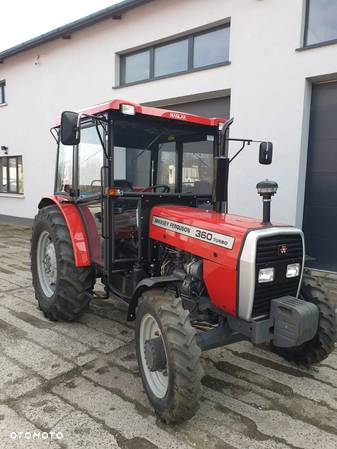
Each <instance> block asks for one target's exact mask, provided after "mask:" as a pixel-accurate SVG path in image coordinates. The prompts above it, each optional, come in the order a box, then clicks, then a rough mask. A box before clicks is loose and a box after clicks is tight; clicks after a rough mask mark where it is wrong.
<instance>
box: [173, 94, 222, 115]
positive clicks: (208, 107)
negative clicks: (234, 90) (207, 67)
mask: <svg viewBox="0 0 337 449" xmlns="http://www.w3.org/2000/svg"><path fill="white" fill-rule="evenodd" d="M229 107H230V98H229V97H222V98H213V99H210V100H201V101H193V102H190V103H180V104H171V105H169V106H164V108H165V109H173V110H174V111H181V112H188V113H190V114H196V115H203V116H205V117H229Z"/></svg>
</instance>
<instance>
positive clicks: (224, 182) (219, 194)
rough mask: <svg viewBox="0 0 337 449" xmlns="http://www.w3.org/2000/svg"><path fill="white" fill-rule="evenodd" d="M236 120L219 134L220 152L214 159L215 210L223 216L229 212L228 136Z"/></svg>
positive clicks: (224, 127) (231, 121)
mask: <svg viewBox="0 0 337 449" xmlns="http://www.w3.org/2000/svg"><path fill="white" fill-rule="evenodd" d="M233 121H234V118H231V119H230V120H228V121H227V122H226V123H225V124H224V126H223V128H222V130H221V131H220V133H219V143H218V151H217V154H216V155H215V157H214V181H213V209H214V211H215V212H219V213H221V214H223V213H225V214H226V213H227V212H228V178H229V162H230V161H229V157H228V135H229V127H230V126H231V124H232V123H233Z"/></svg>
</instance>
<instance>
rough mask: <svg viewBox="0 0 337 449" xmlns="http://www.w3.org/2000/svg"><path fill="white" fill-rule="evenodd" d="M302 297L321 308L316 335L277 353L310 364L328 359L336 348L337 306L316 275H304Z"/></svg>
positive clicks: (276, 350) (296, 361)
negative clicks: (336, 310) (336, 308)
mask: <svg viewBox="0 0 337 449" xmlns="http://www.w3.org/2000/svg"><path fill="white" fill-rule="evenodd" d="M300 297H301V299H303V300H304V301H308V302H311V303H313V304H315V305H316V306H317V307H318V309H319V324H318V329H317V333H316V335H315V337H314V338H313V339H312V340H310V341H308V342H306V343H304V344H302V345H300V346H296V347H294V348H278V347H275V346H274V350H275V352H276V353H277V354H279V355H280V356H282V357H284V358H285V359H286V360H288V361H292V362H295V363H297V364H298V365H305V366H310V365H312V364H314V363H319V362H321V361H322V360H324V359H326V358H327V357H328V356H329V354H330V353H331V352H332V351H333V350H334V348H335V340H336V313H335V306H334V304H333V303H332V301H331V299H330V298H329V296H328V295H327V293H326V291H325V289H324V288H323V286H322V285H320V284H319V283H318V281H317V280H316V279H315V278H314V277H311V276H310V277H307V276H306V277H304V278H303V282H302V286H301V292H300Z"/></svg>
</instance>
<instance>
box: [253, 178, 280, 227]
mask: <svg viewBox="0 0 337 449" xmlns="http://www.w3.org/2000/svg"><path fill="white" fill-rule="evenodd" d="M256 189H257V193H258V194H259V195H260V196H262V199H263V218H262V224H264V225H268V224H271V223H270V209H271V197H272V196H274V195H275V193H276V192H277V189H278V184H277V182H275V181H269V180H268V179H266V180H265V181H260V182H259V183H257V185H256Z"/></svg>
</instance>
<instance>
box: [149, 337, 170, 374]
mask: <svg viewBox="0 0 337 449" xmlns="http://www.w3.org/2000/svg"><path fill="white" fill-rule="evenodd" d="M144 353H145V361H146V365H147V367H148V368H149V370H150V371H151V372H154V371H161V370H164V369H165V368H166V355H165V349H164V344H163V340H162V339H161V337H155V338H151V340H146V342H145V343H144Z"/></svg>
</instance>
